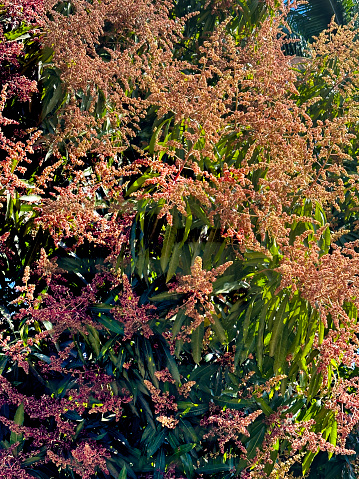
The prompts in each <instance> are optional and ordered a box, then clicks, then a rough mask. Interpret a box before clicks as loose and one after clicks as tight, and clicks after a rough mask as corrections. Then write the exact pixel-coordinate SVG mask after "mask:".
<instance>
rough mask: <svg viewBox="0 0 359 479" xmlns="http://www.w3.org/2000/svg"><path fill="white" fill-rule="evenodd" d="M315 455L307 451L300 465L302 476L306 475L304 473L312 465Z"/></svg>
mask: <svg viewBox="0 0 359 479" xmlns="http://www.w3.org/2000/svg"><path fill="white" fill-rule="evenodd" d="M316 455H317V453H314V452H311V451H308V452H307V454H306V455H305V457H304V460H303V463H302V473H303V476H305V475H306V473H307V472H308V471H309V468H310V466H311V465H312V462H313V459H314V458H315V456H316Z"/></svg>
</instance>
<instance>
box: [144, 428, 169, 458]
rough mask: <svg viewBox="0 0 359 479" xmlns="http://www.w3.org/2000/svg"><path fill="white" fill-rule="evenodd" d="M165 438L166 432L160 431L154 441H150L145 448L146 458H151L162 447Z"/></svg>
mask: <svg viewBox="0 0 359 479" xmlns="http://www.w3.org/2000/svg"><path fill="white" fill-rule="evenodd" d="M165 438H166V430H165V429H162V430H161V431H160V432H159V433H158V434H157V435H156V436H155V438H154V439H151V442H150V444H149V445H148V446H147V457H151V456H153V455H154V454H155V452H156V451H158V449H159V448H160V447H161V446H162V444H163V442H164V440H165Z"/></svg>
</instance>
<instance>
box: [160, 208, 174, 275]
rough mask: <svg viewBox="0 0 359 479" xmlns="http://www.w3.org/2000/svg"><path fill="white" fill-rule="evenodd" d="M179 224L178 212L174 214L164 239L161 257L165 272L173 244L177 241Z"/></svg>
mask: <svg viewBox="0 0 359 479" xmlns="http://www.w3.org/2000/svg"><path fill="white" fill-rule="evenodd" d="M177 225H178V220H177V214H174V215H173V224H172V225H167V227H166V232H165V236H164V239H163V246H162V251H161V259H160V263H161V268H162V271H163V272H165V271H166V268H167V265H168V262H169V260H170V257H171V253H172V249H173V245H174V244H175V241H176V235H177Z"/></svg>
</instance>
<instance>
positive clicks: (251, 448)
mask: <svg viewBox="0 0 359 479" xmlns="http://www.w3.org/2000/svg"><path fill="white" fill-rule="evenodd" d="M265 433H266V427H265V425H264V424H262V425H261V426H260V428H259V431H258V432H256V434H255V435H254V436H251V437H250V439H249V441H248V442H247V444H246V449H247V457H248V459H252V458H253V457H254V456H255V455H256V454H257V447H258V448H260V447H261V445H262V442H263V439H264V435H265Z"/></svg>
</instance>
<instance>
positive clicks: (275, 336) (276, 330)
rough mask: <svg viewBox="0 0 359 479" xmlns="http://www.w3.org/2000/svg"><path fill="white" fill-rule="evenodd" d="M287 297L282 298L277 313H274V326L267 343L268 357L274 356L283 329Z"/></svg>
mask: <svg viewBox="0 0 359 479" xmlns="http://www.w3.org/2000/svg"><path fill="white" fill-rule="evenodd" d="M287 302H288V297H287V296H284V298H283V299H282V301H281V303H280V306H279V308H278V311H277V312H276V313H275V319H274V326H273V329H272V335H271V338H270V342H269V355H270V356H272V357H273V356H274V355H275V353H276V349H277V345H278V342H279V340H280V337H281V335H282V332H283V328H284V321H285V319H286V315H285V314H284V313H285V309H286V306H287Z"/></svg>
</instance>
